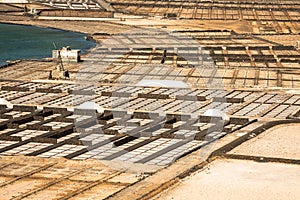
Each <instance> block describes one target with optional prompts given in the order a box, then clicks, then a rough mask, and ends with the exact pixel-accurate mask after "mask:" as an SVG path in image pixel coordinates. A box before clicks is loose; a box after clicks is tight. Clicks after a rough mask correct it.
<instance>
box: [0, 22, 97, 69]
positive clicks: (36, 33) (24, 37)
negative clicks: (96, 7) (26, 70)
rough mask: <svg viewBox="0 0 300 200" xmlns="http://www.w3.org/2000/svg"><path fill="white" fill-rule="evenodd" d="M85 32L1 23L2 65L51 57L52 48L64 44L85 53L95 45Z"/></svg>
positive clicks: (0, 57) (0, 55)
mask: <svg viewBox="0 0 300 200" xmlns="http://www.w3.org/2000/svg"><path fill="white" fill-rule="evenodd" d="M85 36H86V35H85V34H82V33H76V32H70V31H63V30H58V29H51V28H41V27H35V26H23V25H11V24H0V66H1V64H3V63H6V61H12V60H19V59H41V58H46V57H51V55H52V50H53V49H55V47H54V45H53V43H55V45H56V46H57V48H61V47H63V46H70V47H71V48H72V49H81V52H82V53H84V52H85V51H87V50H88V49H90V48H92V47H94V46H95V43H94V42H93V41H87V40H85Z"/></svg>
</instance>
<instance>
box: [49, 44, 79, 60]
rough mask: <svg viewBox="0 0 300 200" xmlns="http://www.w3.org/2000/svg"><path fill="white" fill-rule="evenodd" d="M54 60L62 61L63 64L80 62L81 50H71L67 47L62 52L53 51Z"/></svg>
mask: <svg viewBox="0 0 300 200" xmlns="http://www.w3.org/2000/svg"><path fill="white" fill-rule="evenodd" d="M52 58H55V59H61V60H62V61H63V62H79V61H80V50H79V49H71V48H70V47H69V46H66V47H63V48H62V49H60V50H53V51H52Z"/></svg>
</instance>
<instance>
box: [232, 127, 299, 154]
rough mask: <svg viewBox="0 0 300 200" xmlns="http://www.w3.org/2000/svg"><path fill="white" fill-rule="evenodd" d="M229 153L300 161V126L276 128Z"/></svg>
mask: <svg viewBox="0 0 300 200" xmlns="http://www.w3.org/2000/svg"><path fill="white" fill-rule="evenodd" d="M229 153H231V154H240V155H250V156H264V157H275V158H287V159H300V124H289V125H288V124H286V125H280V126H275V127H273V128H271V129H269V130H267V131H266V132H264V133H262V134H260V135H258V136H257V137H255V138H253V139H251V140H249V141H247V142H245V143H243V144H241V145H240V146H238V147H236V148H235V149H233V150H232V151H230V152H229Z"/></svg>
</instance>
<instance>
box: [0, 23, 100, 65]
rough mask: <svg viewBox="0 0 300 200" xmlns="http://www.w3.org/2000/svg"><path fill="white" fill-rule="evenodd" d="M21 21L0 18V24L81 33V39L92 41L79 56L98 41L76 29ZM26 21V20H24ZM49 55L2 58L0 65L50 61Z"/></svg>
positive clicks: (87, 51)
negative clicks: (15, 21)
mask: <svg viewBox="0 0 300 200" xmlns="http://www.w3.org/2000/svg"><path fill="white" fill-rule="evenodd" d="M22 22H23V21H18V22H17V23H14V22H13V21H2V20H0V25H1V24H3V25H16V26H24V27H35V28H41V29H45V30H47V29H48V30H58V31H62V32H66V33H67V32H69V33H75V34H82V35H83V40H85V41H86V42H92V43H93V45H92V46H91V47H90V48H87V49H85V50H84V52H82V53H81V56H86V55H88V54H89V53H90V52H91V51H92V49H94V48H95V47H96V46H97V45H98V44H99V41H97V40H95V39H94V38H93V37H92V36H91V35H90V34H88V33H85V32H80V31H78V30H68V29H61V28H57V27H53V26H47V25H35V24H34V23H31V24H27V23H22ZM24 22H26V21H24ZM88 37H91V39H86V38H88ZM80 50H81V51H82V50H83V49H82V48H80ZM49 59H51V57H48V56H46V57H42V58H17V59H9V60H3V61H0V67H1V68H2V67H9V66H11V65H14V64H15V63H17V62H22V61H41V62H51V60H49Z"/></svg>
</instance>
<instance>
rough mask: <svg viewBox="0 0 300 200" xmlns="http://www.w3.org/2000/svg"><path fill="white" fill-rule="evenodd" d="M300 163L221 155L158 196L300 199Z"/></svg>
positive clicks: (207, 198)
mask: <svg viewBox="0 0 300 200" xmlns="http://www.w3.org/2000/svg"><path fill="white" fill-rule="evenodd" d="M299 185H300V166H299V165H290V164H282V163H258V162H254V161H247V160H225V159H220V160H216V161H214V162H212V163H211V164H209V165H208V166H207V167H206V168H205V169H204V170H203V171H200V172H198V173H196V174H195V175H193V176H191V177H188V178H187V179H185V180H183V181H182V182H181V183H180V184H179V185H177V186H174V188H170V189H169V190H168V191H166V192H165V193H162V194H161V195H159V196H158V197H156V198H155V199H166V200H171V199H174V200H181V199H182V200H189V199H206V200H209V199H214V200H217V199H222V200H225V199H230V200H233V199H239V200H240V199H255V200H259V199H261V200H265V199H289V200H292V199H300V190H299Z"/></svg>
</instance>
